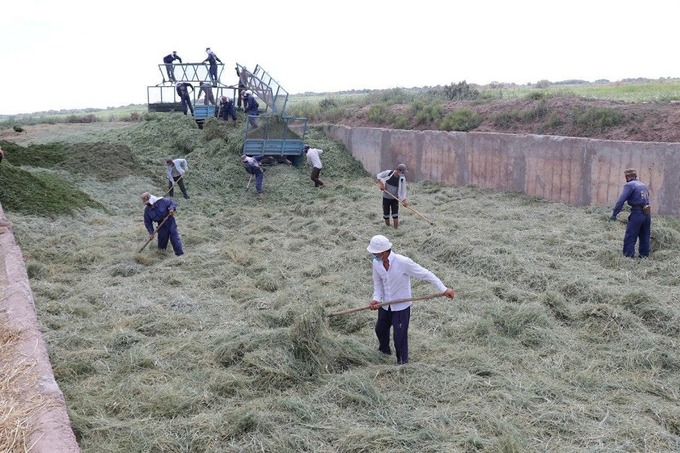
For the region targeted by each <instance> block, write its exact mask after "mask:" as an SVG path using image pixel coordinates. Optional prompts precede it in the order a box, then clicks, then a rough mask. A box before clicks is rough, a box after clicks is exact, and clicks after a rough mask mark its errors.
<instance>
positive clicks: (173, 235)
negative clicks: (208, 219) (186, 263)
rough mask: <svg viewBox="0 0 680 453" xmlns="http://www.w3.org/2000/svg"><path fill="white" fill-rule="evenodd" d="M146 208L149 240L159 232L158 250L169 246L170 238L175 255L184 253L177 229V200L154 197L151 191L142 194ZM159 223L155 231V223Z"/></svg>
mask: <svg viewBox="0 0 680 453" xmlns="http://www.w3.org/2000/svg"><path fill="white" fill-rule="evenodd" d="M142 203H144V204H145V205H146V208H144V226H145V227H146V231H148V232H149V240H151V239H153V236H154V234H158V250H165V249H166V248H167V247H168V240H169V241H170V243H171V244H172V249H173V250H174V252H175V255H177V256H181V255H183V254H184V250H183V249H182V239H181V238H180V236H179V231H177V223H176V222H175V210H176V209H177V206H176V205H175V202H174V201H172V200H171V199H168V198H163V197H154V196H153V195H151V194H150V193H149V192H144V193H143V194H142ZM154 222H156V224H158V227H157V231H156V232H154V229H153V224H154Z"/></svg>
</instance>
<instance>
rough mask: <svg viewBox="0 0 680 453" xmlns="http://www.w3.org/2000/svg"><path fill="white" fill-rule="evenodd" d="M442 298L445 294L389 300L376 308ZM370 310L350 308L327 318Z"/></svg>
mask: <svg viewBox="0 0 680 453" xmlns="http://www.w3.org/2000/svg"><path fill="white" fill-rule="evenodd" d="M444 296H446V293H437V294H430V295H429V296H420V297H410V298H408V299H396V300H390V301H388V302H382V303H380V304H378V307H384V306H385V305H392V304H399V303H401V302H415V301H417V300H428V299H435V298H437V297H444ZM370 309H371V305H367V306H365V307H357V308H350V309H349V310H344V311H339V312H337V313H331V314H330V315H328V316H340V315H347V314H350V313H356V312H358V311H363V310H370Z"/></svg>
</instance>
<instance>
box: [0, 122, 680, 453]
mask: <svg viewBox="0 0 680 453" xmlns="http://www.w3.org/2000/svg"><path fill="white" fill-rule="evenodd" d="M215 127H216V128H217V132H215V129H214V128H210V127H209V128H206V129H204V130H202V131H201V130H199V129H197V128H195V125H194V124H193V123H192V122H191V120H190V119H187V118H185V117H183V116H182V115H161V114H158V115H150V116H148V117H147V118H146V120H144V121H141V122H135V123H131V124H130V125H129V126H128V127H124V128H117V129H112V130H111V131H109V132H106V131H102V132H100V133H99V135H97V136H93V135H92V134H90V133H83V135H78V134H77V133H73V134H72V135H71V136H70V137H69V138H68V140H62V142H65V144H64V145H60V146H66V147H67V149H68V153H66V154H67V155H66V156H64V159H66V158H68V159H69V160H68V163H69V164H68V165H64V163H63V162H64V161H63V160H62V161H60V160H58V159H56V160H55V159H54V153H53V152H52V151H53V150H54V148H53V147H51V146H48V147H42V148H39V147H34V148H27V149H29V150H30V151H24V150H21V149H10V150H9V152H7V156H6V159H5V160H3V163H2V166H0V177H2V178H4V179H3V181H7V178H8V177H10V175H12V177H15V178H37V179H38V180H42V179H44V177H46V176H49V177H51V178H58V179H59V180H60V181H61V184H62V185H61V186H60V187H61V188H62V190H68V191H70V192H69V193H76V194H78V193H79V194H81V196H76V197H75V201H69V200H72V199H71V198H70V197H63V196H61V195H60V194H61V192H55V193H54V194H51V193H50V192H49V191H47V192H45V195H44V197H41V198H38V199H26V200H17V203H16V207H15V208H12V209H8V208H7V207H6V206H5V202H4V201H5V197H6V196H7V193H6V192H3V190H4V189H3V188H4V187H6V186H5V185H4V184H3V186H1V187H0V200H2V201H3V207H5V210H6V211H7V216H8V218H9V220H11V221H12V222H13V223H14V227H13V231H14V234H15V236H16V238H17V240H18V241H19V243H20V245H21V248H22V251H23V253H24V255H25V259H26V264H27V268H28V272H29V277H30V280H31V287H32V290H33V293H34V297H35V300H36V305H37V309H38V314H39V317H40V321H41V324H42V326H43V331H44V336H45V339H46V341H47V343H48V346H49V349H50V357H51V360H52V364H53V368H54V372H55V375H56V378H57V380H58V383H59V386H60V387H61V389H62V391H63V392H64V394H65V397H66V403H67V407H68V410H69V415H70V416H71V419H72V422H73V426H74V429H75V431H76V433H77V436H78V439H79V443H80V446H81V449H82V451H83V452H93V453H94V452H97V453H101V452H140V451H144V452H164V453H165V452H257V451H267V452H291V451H310V452H312V451H313V452H368V451H374V452H411V451H414V450H418V451H421V452H442V451H451V452H458V451H460V452H472V451H484V452H543V451H555V452H583V451H593V452H595V451H598V452H605V451H606V452H614V451H629V452H676V451H678V449H679V448H680V409H679V407H680V405H679V404H678V389H679V388H680V373H679V371H680V353H679V352H678V345H677V339H678V335H679V334H680V308H678V307H679V305H678V301H679V300H680V293H679V291H678V282H680V258H678V257H679V256H680V253H679V252H680V223H679V222H678V220H677V219H672V218H664V217H661V216H656V217H655V218H654V223H653V241H652V242H653V251H652V257H651V258H650V259H646V260H630V259H625V258H623V257H622V255H621V241H622V238H623V229H624V225H623V224H622V223H619V222H607V217H608V214H609V213H610V210H611V207H606V206H593V207H579V208H576V207H570V206H566V205H563V204H560V203H552V202H546V201H543V200H539V199H535V198H529V197H525V196H523V195H521V194H517V193H506V192H503V193H494V192H490V191H485V190H479V189H476V188H473V187H443V186H441V185H438V184H435V183H431V182H423V183H418V184H411V185H409V189H410V196H409V199H410V200H411V203H412V206H413V207H414V208H415V209H417V210H418V211H419V212H422V213H426V215H427V216H428V217H429V218H430V219H431V220H432V221H433V222H434V226H431V225H429V224H428V223H427V222H424V221H423V220H422V219H421V218H419V217H418V216H416V215H414V214H413V213H412V212H410V211H409V210H402V215H401V226H400V228H399V229H398V230H394V229H389V228H387V227H385V226H384V224H383V221H382V218H381V217H382V216H381V209H380V193H379V192H378V191H377V189H376V186H375V184H374V183H373V181H372V178H371V177H370V175H367V174H366V173H365V171H364V170H363V169H362V167H361V166H360V165H359V164H358V163H357V162H356V161H355V160H353V159H352V158H351V156H349V154H348V153H347V152H346V151H345V150H344V149H343V147H342V145H340V144H338V143H336V142H333V141H330V140H328V139H326V138H325V137H324V136H323V135H322V134H321V133H320V132H319V131H318V130H314V129H313V130H312V131H310V133H309V136H308V137H307V138H308V141H309V143H310V144H311V145H312V146H315V147H319V148H322V149H323V150H324V154H323V155H322V159H323V163H324V170H323V172H322V174H321V179H322V180H323V181H324V182H326V184H327V187H326V188H324V189H322V190H318V189H315V188H314V187H313V183H312V182H311V181H310V180H309V172H310V169H309V168H304V167H303V168H300V169H298V168H295V167H289V166H286V165H277V166H274V167H271V168H269V169H268V171H267V172H266V174H265V198H264V199H263V200H260V201H258V200H257V199H256V198H255V195H254V190H253V188H252V187H249V188H247V186H246V184H247V182H248V175H247V174H246V173H245V172H244V171H243V169H242V168H241V167H240V164H239V162H238V154H239V149H240V148H239V137H240V133H241V131H229V130H226V129H224V130H221V129H220V127H221V126H219V125H218V126H215ZM211 131H212V132H211ZM222 136H224V137H226V141H225V140H224V138H222ZM98 147H101V150H102V151H106V150H109V152H98V151H97V150H98ZM3 148H5V146H4V144H3ZM85 149H86V150H89V155H90V159H77V158H74V156H79V155H80V154H78V153H79V152H83V150H85ZM111 150H115V152H114V151H111ZM112 154H113V155H114V156H116V155H120V156H124V160H126V161H127V163H128V165H126V166H115V165H114V163H115V159H114V161H112V160H111V155H112ZM19 155H23V157H22V159H24V160H20V159H19V157H18V156H19ZM169 155H171V156H176V157H186V158H187V160H188V162H189V172H188V174H187V189H188V191H189V193H190V195H191V199H190V200H183V199H178V204H179V208H178V211H177V215H176V218H177V222H178V226H179V230H180V233H181V235H182V239H183V242H184V246H185V255H184V256H182V257H180V258H178V257H175V256H174V255H173V254H172V252H171V251H170V250H168V251H165V252H163V251H158V250H156V249H155V247H154V244H155V243H152V244H151V245H150V246H149V247H147V248H146V249H145V250H144V252H143V253H138V250H139V248H140V247H141V246H142V245H143V244H144V242H145V241H146V238H147V236H146V232H145V230H144V228H143V224H142V208H143V207H142V205H141V204H140V202H139V195H140V194H141V193H142V192H144V191H150V192H152V193H153V194H156V195H162V194H163V192H164V191H165V188H166V187H165V179H164V178H165V176H164V167H163V161H164V159H165V158H166V157H167V156H169ZM14 156H17V157H14ZM40 156H43V157H44V158H43V159H39V157H40ZM29 157H30V159H31V160H30V161H29V160H27V159H29ZM15 158H16V160H15ZM29 162H30V164H29ZM102 175H106V177H103V176H102ZM8 182H9V183H10V186H11V185H19V184H22V182H21V180H19V179H16V180H13V181H8ZM51 195H53V196H51ZM83 200H91V203H90V202H87V203H85V202H84V201H83ZM69 204H70V206H69ZM48 205H49V206H54V205H58V206H59V207H60V209H59V210H58V211H55V212H53V213H51V214H50V215H44V214H45V209H46V206H48ZM20 207H21V208H20ZM66 208H70V209H67V210H66V211H65V209H66ZM620 217H623V216H620ZM374 234H385V235H387V236H388V237H389V238H390V239H391V240H392V242H393V243H394V250H395V252H397V253H403V254H405V255H407V256H410V257H411V258H413V259H414V260H416V261H417V262H419V263H420V264H422V265H423V266H425V267H427V268H428V269H430V270H432V271H433V272H434V273H435V274H437V275H438V276H439V277H440V278H441V279H442V280H443V281H444V283H445V284H447V285H448V286H450V287H452V288H453V289H454V290H455V291H456V298H455V299H454V300H452V301H451V300H448V299H433V300H429V301H421V302H416V303H415V304H414V306H413V308H412V318H411V328H410V338H409V339H410V354H411V363H409V364H408V365H404V366H397V365H396V364H395V358H394V357H393V356H391V357H386V356H383V355H382V354H380V353H378V352H377V350H376V348H377V341H376V339H375V334H374V333H373V324H374V321H375V313H373V312H370V311H361V312H358V313H354V314H350V315H345V316H338V317H329V316H328V315H329V314H331V313H333V312H337V311H340V310H345V309H348V308H353V307H361V306H365V305H366V304H368V302H369V301H370V297H371V293H372V281H371V271H370V266H371V256H370V255H369V254H368V252H367V251H366V246H367V244H368V241H369V240H370V238H371V236H372V235H374ZM434 292H436V290H434V288H432V287H431V286H429V285H427V284H422V283H415V284H414V295H415V296H420V295H425V294H431V293H434Z"/></svg>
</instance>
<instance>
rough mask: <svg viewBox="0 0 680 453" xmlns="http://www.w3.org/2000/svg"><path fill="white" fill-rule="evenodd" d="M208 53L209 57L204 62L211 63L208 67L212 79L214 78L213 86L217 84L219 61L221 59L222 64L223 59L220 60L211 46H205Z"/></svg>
mask: <svg viewBox="0 0 680 453" xmlns="http://www.w3.org/2000/svg"><path fill="white" fill-rule="evenodd" d="M205 51H206V53H207V54H208V58H206V59H205V60H203V63H205V62H206V61H207V62H208V63H209V64H210V67H209V68H208V72H209V73H210V79H211V80H212V84H213V86H215V87H216V86H217V82H219V80H217V62H218V61H219V62H220V64H222V60H220V59H219V58H218V57H217V55H215V52H213V51H212V50H210V47H206V48H205Z"/></svg>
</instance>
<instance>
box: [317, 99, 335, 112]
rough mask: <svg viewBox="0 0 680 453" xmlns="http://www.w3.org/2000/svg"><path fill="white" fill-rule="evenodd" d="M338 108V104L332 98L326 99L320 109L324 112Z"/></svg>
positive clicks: (320, 104)
mask: <svg viewBox="0 0 680 453" xmlns="http://www.w3.org/2000/svg"><path fill="white" fill-rule="evenodd" d="M337 106H338V103H337V102H335V101H334V100H333V99H331V98H325V99H322V100H321V101H320V102H319V109H321V110H322V111H324V110H330V109H332V108H336V107H337Z"/></svg>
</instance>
